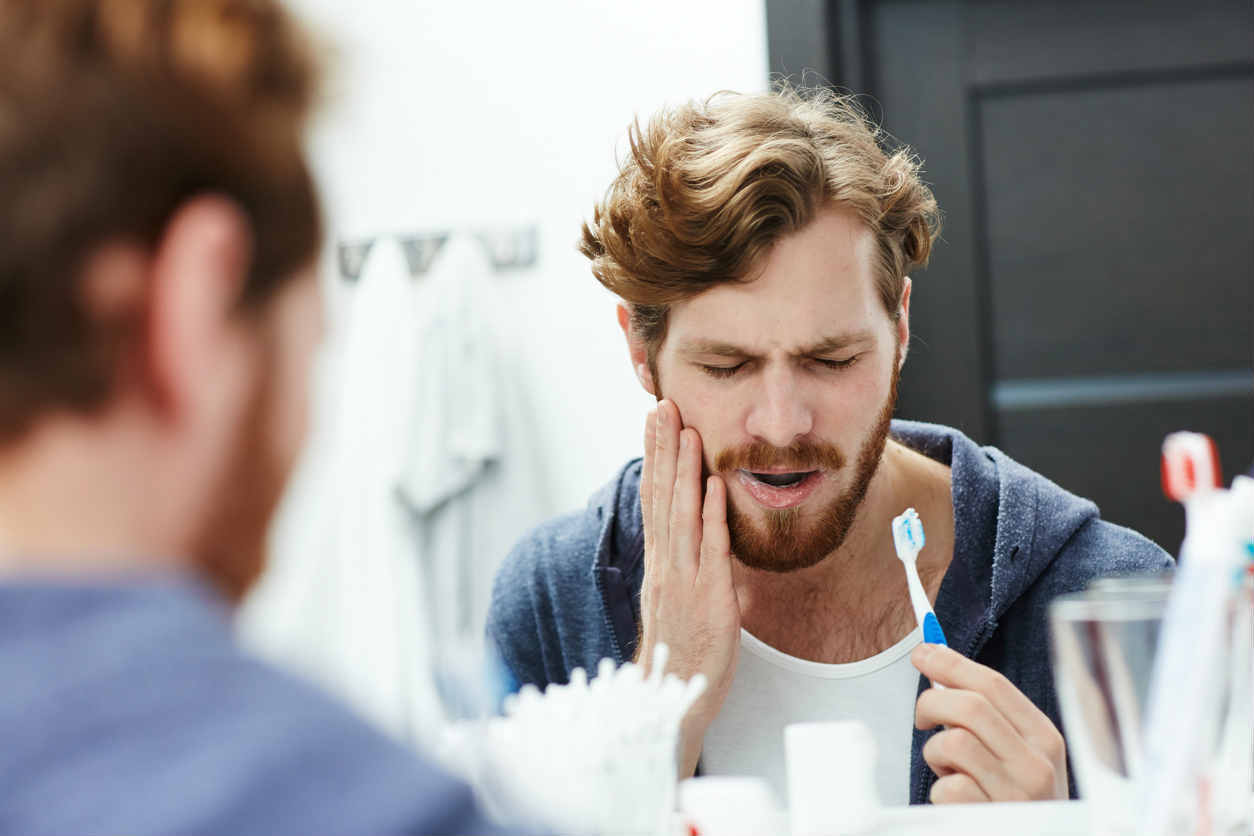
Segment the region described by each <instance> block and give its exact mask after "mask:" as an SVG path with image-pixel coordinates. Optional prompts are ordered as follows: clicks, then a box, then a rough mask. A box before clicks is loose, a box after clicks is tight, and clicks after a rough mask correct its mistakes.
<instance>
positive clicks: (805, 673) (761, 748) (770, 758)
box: [701, 628, 923, 806]
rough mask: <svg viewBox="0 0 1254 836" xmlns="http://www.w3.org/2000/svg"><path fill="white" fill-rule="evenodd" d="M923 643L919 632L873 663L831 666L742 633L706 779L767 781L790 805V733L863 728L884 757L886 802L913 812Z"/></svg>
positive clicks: (879, 776)
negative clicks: (804, 727) (804, 725)
mask: <svg viewBox="0 0 1254 836" xmlns="http://www.w3.org/2000/svg"><path fill="white" fill-rule="evenodd" d="M922 640H923V631H922V630H921V629H920V628H916V629H915V630H914V631H913V632H911V633H910V634H909V635H907V636H906V637H905V638H904V639H902V640H901V641H899V642H897V643H896V644H895V645H893V646H892V647H890V648H888V649H887V650H885V651H883V652H881V653H877V654H875V655H874V656H872V657H870V658H869V659H862V660H860V661H857V662H850V663H848V664H843V665H826V664H823V663H822V662H809V661H806V660H805V659H798V658H797V657H795V656H789V655H788V654H787V653H781V652H780V651H778V650H776V649H775V648H773V647H771V646H770V645H768V644H766V643H765V642H763V641H761V640H760V639H758V638H756V637H755V636H753V635H751V634H750V633H749V632H748V631H747V630H743V629H742V630H741V631H740V658H739V661H738V663H737V666H736V676H735V678H734V679H733V680H732V685H731V690H730V691H729V692H728V694H727V699H726V701H725V702H724V703H723V708H722V710H721V711H720V712H719V714H718V716H717V717H716V718H715V719H714V722H713V723H712V724H711V725H710V728H709V730H708V731H707V732H706V735H705V742H704V745H703V747H702V750H701V772H702V774H703V775H752V776H757V777H761V778H765V779H766V781H767V783H769V784H770V785H771V787H772V789H774V791H775V793H776V795H777V796H778V800H779V802H780V803H781V804H787V803H788V781H787V772H786V768H785V761H784V726H786V725H788V724H789V723H799V722H821V721H835V720H859V721H861V722H863V723H866V724H867V726H868V727H870V729H871V734H872V735H873V736H874V737H875V743H876V747H877V748H878V750H879V757H878V759H877V760H876V767H875V785H876V787H877V789H878V790H879V795H880V801H881V802H882V803H883V804H885V805H887V806H904V805H906V804H908V803H909V801H910V787H909V782H910V743H911V739H912V735H913V731H914V703H915V698H916V695H917V694H918V688H919V672H918V670H916V669H915V668H914V666H913V665H911V664H910V651H911V650H913V649H914V647H915V645H917V644H919V643H920V642H921V641H922Z"/></svg>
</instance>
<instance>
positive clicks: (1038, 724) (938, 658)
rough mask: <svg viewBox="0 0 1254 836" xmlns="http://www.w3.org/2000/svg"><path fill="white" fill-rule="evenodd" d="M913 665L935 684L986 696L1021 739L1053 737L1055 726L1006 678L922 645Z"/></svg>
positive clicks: (943, 650)
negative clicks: (1051, 735)
mask: <svg viewBox="0 0 1254 836" xmlns="http://www.w3.org/2000/svg"><path fill="white" fill-rule="evenodd" d="M910 661H911V663H912V664H913V665H914V666H915V667H916V668H917V669H918V670H919V673H921V674H923V675H924V676H926V677H927V678H928V679H930V680H932V681H933V682H939V683H941V684H942V685H945V686H948V687H950V688H960V689H962V690H965V691H975V692H977V693H979V694H983V695H984V697H985V699H987V700H988V701H989V702H990V703H992V705H993V707H994V708H996V709H997V710H998V711H999V712H1001V715H1002V716H1003V717H1005V718H1006V719H1007V720H1008V721H1009V722H1010V724H1011V725H1012V726H1013V727H1014V728H1015V730H1016V731H1017V732H1019V734H1020V735H1022V736H1023V737H1025V738H1028V739H1029V740H1036V739H1042V738H1048V737H1050V735H1049V732H1050V731H1051V730H1052V731H1053V732H1055V733H1056V732H1057V729H1054V724H1053V723H1052V722H1050V719H1049V718H1048V717H1047V716H1045V714H1044V712H1042V711H1041V710H1040V709H1039V708H1037V707H1036V705H1035V704H1034V703H1033V702H1032V701H1031V700H1030V699H1028V698H1027V697H1025V696H1024V695H1023V692H1021V691H1020V690H1019V689H1018V688H1016V687H1015V686H1014V684H1013V683H1011V681H1010V680H1008V679H1006V677H1005V676H1003V675H1002V674H1000V673H999V672H997V671H995V670H993V669H992V668H989V667H985V666H984V665H981V664H980V663H979V662H975V661H972V660H971V659H968V658H967V657H965V656H963V655H962V654H961V653H958V652H957V651H955V650H951V649H950V648H948V647H943V646H941V645H936V644H921V645H919V646H918V647H916V648H915V649H914V651H913V652H912V653H911V654H910Z"/></svg>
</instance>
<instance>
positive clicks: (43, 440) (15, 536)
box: [0, 418, 179, 577]
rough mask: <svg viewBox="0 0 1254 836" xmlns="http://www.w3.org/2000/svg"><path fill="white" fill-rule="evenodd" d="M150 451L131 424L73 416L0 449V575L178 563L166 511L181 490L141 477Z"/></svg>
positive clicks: (62, 574)
mask: <svg viewBox="0 0 1254 836" xmlns="http://www.w3.org/2000/svg"><path fill="white" fill-rule="evenodd" d="M153 458H154V453H153V451H151V450H145V449H144V448H143V445H142V443H141V442H140V441H139V437H138V436H137V435H136V434H134V433H131V432H129V431H128V430H127V429H126V428H124V427H122V428H119V427H117V426H108V425H93V424H92V423H91V422H90V421H87V420H85V419H84V420H80V419H76V418H64V419H57V418H53V419H49V420H47V421H45V422H44V423H43V424H42V425H40V426H37V427H35V428H33V429H32V430H31V432H29V433H28V434H27V435H26V436H25V437H24V438H23V439H22V440H20V441H18V442H16V443H15V444H13V445H11V446H10V447H8V448H7V449H4V450H3V451H0V575H29V574H38V575H53V576H57V577H66V576H78V575H92V574H100V573H116V572H131V571H146V570H170V569H175V568H178V567H177V566H175V565H174V562H175V558H174V555H176V554H177V553H178V552H179V549H178V547H177V545H176V543H177V542H178V538H177V536H176V535H175V533H174V531H173V530H172V528H171V526H170V525H169V523H168V520H169V517H168V516H166V515H165V512H166V511H169V510H172V506H171V505H170V503H171V502H172V501H173V498H172V494H174V493H175V492H173V491H169V490H165V491H163V490H161V489H160V485H161V484H164V483H165V480H162V479H159V478H156V477H155V476H154V474H145V472H144V467H145V465H146V464H148V463H150V462H151V461H152V460H153ZM163 494H165V496H163ZM163 516H164V517H165V521H163Z"/></svg>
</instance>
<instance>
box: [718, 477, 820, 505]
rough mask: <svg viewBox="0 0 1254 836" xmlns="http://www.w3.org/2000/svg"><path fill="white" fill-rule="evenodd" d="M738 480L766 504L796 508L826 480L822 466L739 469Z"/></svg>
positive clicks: (756, 500)
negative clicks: (810, 468) (815, 468)
mask: <svg viewBox="0 0 1254 836" xmlns="http://www.w3.org/2000/svg"><path fill="white" fill-rule="evenodd" d="M736 478H737V481H739V482H740V484H741V485H743V486H744V489H745V490H746V491H748V493H749V496H751V497H753V499H754V501H755V502H757V503H758V504H759V505H761V506H763V507H765V508H777V509H783V508H793V507H795V506H798V505H800V504H801V503H803V502H805V501H806V499H807V498H808V497H809V496H810V494H812V493H814V491H815V490H816V489H817V488H818V487H819V485H821V484H822V483H823V471H821V470H793V471H787V472H779V471H777V472H774V473H762V472H760V471H755V470H738V471H736Z"/></svg>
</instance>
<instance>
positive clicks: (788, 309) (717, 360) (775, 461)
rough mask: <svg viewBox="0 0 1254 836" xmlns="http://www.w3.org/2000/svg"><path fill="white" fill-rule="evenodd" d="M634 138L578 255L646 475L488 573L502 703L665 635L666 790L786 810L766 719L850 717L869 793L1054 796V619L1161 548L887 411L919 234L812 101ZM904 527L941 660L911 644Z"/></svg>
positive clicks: (905, 176)
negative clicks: (743, 777)
mask: <svg viewBox="0 0 1254 836" xmlns="http://www.w3.org/2000/svg"><path fill="white" fill-rule="evenodd" d="M629 138H630V145H631V153H630V154H629V155H628V156H627V159H626V161H625V162H624V163H623V164H622V166H621V170H620V173H619V175H618V177H617V179H616V180H615V181H614V183H613V184H612V185H611V187H610V189H609V190H608V192H607V194H606V197H605V198H604V200H603V201H602V202H601V203H600V204H599V205H597V207H596V209H595V212H594V214H593V220H592V222H591V223H590V224H588V225H585V227H584V230H583V239H582V243H581V250H582V252H583V253H584V254H585V255H586V256H587V257H588V258H589V259H590V260H591V262H592V272H593V274H594V275H595V276H596V278H597V279H598V280H599V281H600V282H601V283H602V284H603V285H605V286H606V287H607V288H609V289H610V290H611V291H613V292H614V293H615V294H617V295H618V296H619V297H620V298H621V299H622V300H623V304H622V305H620V306H619V309H618V317H619V324H620V326H621V327H622V329H623V332H624V334H625V335H626V338H627V345H628V349H629V353H630V357H631V362H632V365H633V368H634V370H635V373H636V375H637V377H638V379H639V381H640V383H641V385H642V386H643V387H644V388H645V389H646V390H647V391H648V392H650V393H651V394H653V395H655V396H656V397H657V398H658V406H657V409H656V411H655V412H654V413H652V414H651V415H650V416H649V418H648V420H647V422H646V427H645V438H644V459H643V462H641V461H640V460H636V461H633V462H630V463H628V464H627V465H626V466H625V467H624V468H623V469H622V470H621V471H620V472H619V473H618V474H617V475H616V476H615V477H614V478H613V479H612V480H611V482H610V484H609V485H607V486H606V487H605V488H604V489H602V490H601V491H600V492H599V493H598V494H597V495H596V496H594V497H593V498H592V501H591V503H590V504H589V506H588V509H587V510H586V511H583V512H579V513H575V514H572V515H569V516H566V517H563V518H560V519H557V520H555V521H552V522H550V523H547V524H545V525H543V526H541V527H540V528H539V529H538V530H536V531H535V532H533V533H532V534H531V535H529V536H528V537H527V538H525V539H524V540H523V541H522V542H521V543H520V544H519V545H518V547H517V548H516V549H515V550H514V552H513V553H512V554H511V555H510V557H509V559H508V560H507V561H506V563H505V565H504V566H503V567H502V569H501V571H500V573H499V575H498V577H497V580H496V584H495V589H494V601H493V607H492V611H491V614H490V618H489V623H488V628H487V629H488V638H489V640H490V641H491V642H492V643H494V644H495V646H496V648H497V649H498V650H499V651H500V654H501V656H502V658H503V659H504V661H505V663H506V664H507V666H508V667H509V669H510V670H511V671H512V673H513V676H514V677H515V679H516V680H517V682H518V684H520V685H521V684H525V683H534V684H535V685H537V686H540V687H543V686H544V685H546V684H547V683H549V682H564V681H566V679H567V677H568V676H569V674H570V672H571V670H572V669H573V668H575V667H577V666H581V667H584V668H587V669H591V668H593V666H594V665H595V664H596V663H597V661H598V660H599V659H600V658H602V657H607V656H608V657H611V658H613V659H616V660H619V661H623V660H628V659H633V658H635V659H639V660H641V661H642V662H645V663H647V662H648V660H649V659H651V654H652V649H653V647H654V646H655V645H656V644H658V643H660V642H665V643H666V644H668V645H669V646H670V649H671V655H670V663H669V665H668V669H669V670H671V671H674V672H676V673H678V674H680V675H682V676H684V677H688V676H692V675H693V674H696V673H698V672H699V673H703V674H704V675H705V676H706V677H707V678H708V680H709V682H710V687H709V689H708V691H707V692H706V694H705V695H704V697H703V698H702V700H701V701H700V703H699V704H698V705H697V706H696V707H695V708H694V709H693V711H692V712H691V713H690V715H689V717H688V718H687V720H686V723H685V728H684V730H683V740H682V744H681V752H680V757H681V774H682V775H689V774H692V773H693V771H694V770H695V769H698V768H699V769H700V770H701V771H702V772H703V773H705V774H751V775H760V776H764V777H765V778H767V779H768V780H769V781H770V782H771V783H772V784H773V785H774V787H775V789H776V791H777V793H779V794H780V795H781V796H782V795H783V793H784V786H785V785H784V753H783V740H782V737H783V735H782V730H783V727H784V726H785V725H786V724H788V723H792V722H799V721H825V720H860V721H862V722H864V723H866V724H867V725H868V726H869V727H870V729H871V731H872V734H873V735H874V737H875V739H876V742H877V744H878V746H877V748H878V750H879V763H878V768H877V773H876V776H875V777H876V782H877V786H878V788H879V793H880V796H881V798H882V800H883V801H884V802H885V803H888V804H904V803H907V802H910V803H923V802H926V801H928V800H931V801H934V802H968V801H987V800H993V801H1007V800H1022V799H1056V798H1066V797H1068V794H1069V792H1071V791H1072V784H1071V781H1070V776H1069V773H1068V770H1067V764H1066V750H1065V745H1064V741H1063V738H1062V736H1061V734H1060V732H1059V727H1060V721H1059V717H1058V706H1057V699H1056V697H1055V694H1054V690H1053V684H1052V678H1051V672H1050V667H1049V662H1048V659H1049V648H1048V638H1047V636H1048V625H1047V623H1046V608H1047V604H1048V602H1049V601H1050V599H1051V598H1052V597H1053V596H1055V595H1056V594H1058V593H1061V592H1067V591H1071V590H1075V589H1080V588H1082V587H1083V586H1084V585H1085V584H1086V583H1087V582H1088V581H1089V580H1090V579H1091V578H1093V577H1096V576H1098V575H1103V574H1108V573H1115V572H1128V571H1153V570H1160V569H1163V568H1165V567H1167V566H1169V565H1170V558H1169V557H1168V556H1167V555H1166V554H1165V553H1163V552H1162V551H1161V550H1160V549H1159V548H1158V547H1156V546H1155V545H1154V544H1153V543H1151V542H1149V541H1148V540H1146V539H1144V538H1143V537H1141V536H1139V535H1137V534H1135V533H1134V532H1131V531H1128V530H1127V529H1123V528H1120V527H1118V526H1115V525H1111V524H1109V523H1106V522H1103V521H1101V520H1100V519H1099V518H1098V514H1097V509H1096V507H1094V506H1093V504H1092V503H1090V502H1087V501H1084V500H1081V499H1079V498H1078V497H1075V496H1073V495H1071V494H1069V493H1066V492H1065V491H1063V490H1062V489H1061V488H1059V487H1058V486H1056V485H1054V484H1052V483H1050V482H1048V481H1047V480H1045V479H1044V478H1043V477H1041V476H1039V475H1037V474H1035V473H1032V472H1031V471H1029V470H1027V469H1026V468H1024V467H1022V466H1021V465H1019V464H1017V463H1015V462H1014V461H1012V460H1011V459H1009V458H1007V457H1006V456H1005V455H1004V454H1003V453H1001V452H1000V451H998V450H996V449H993V448H981V447H979V446H977V445H976V444H975V443H973V442H972V441H971V440H970V439H968V438H967V437H965V436H964V435H962V433H960V432H958V431H957V430H954V429H950V428H947V427H941V426H936V425H927V424H919V423H910V422H905V421H900V422H899V421H893V420H892V415H893V410H894V407H895V401H896V392H897V380H898V375H899V373H900V370H901V368H902V365H903V363H904V362H905V359H906V351H907V347H908V344H909V337H910V324H909V323H910V289H911V283H910V279H909V278H907V271H908V270H910V269H911V268H912V267H916V266H921V265H923V264H925V263H926V261H927V258H928V255H929V252H930V248H931V244H932V241H933V238H934V237H935V235H936V233H937V228H938V212H937V207H936V204H935V201H934V200H933V197H932V195H931V193H930V191H929V190H928V189H927V187H926V186H925V185H923V183H922V182H921V181H920V180H919V176H918V175H919V172H918V163H917V161H916V160H915V159H914V158H912V157H911V155H910V154H909V153H908V152H907V151H905V150H898V151H896V152H893V153H888V152H885V151H884V150H883V149H882V148H881V147H880V145H879V140H880V139H881V138H882V137H880V136H879V135H878V134H877V132H876V130H875V129H874V128H873V127H872V126H871V125H869V124H868V122H867V121H866V119H865V117H864V116H863V115H862V114H861V113H860V112H859V110H858V109H857V107H856V106H855V105H854V104H853V103H852V102H851V101H849V100H848V99H843V98H840V97H837V96H834V95H832V94H829V93H825V92H821V91H810V92H798V91H792V90H788V89H783V90H779V91H776V92H773V93H768V94H761V95H737V94H720V95H718V96H715V97H713V98H711V99H710V100H708V101H706V102H704V103H690V104H688V105H684V106H681V107H677V108H674V109H671V110H666V111H663V112H661V113H659V114H658V115H656V116H655V117H654V118H653V119H652V120H651V121H650V122H649V123H648V125H647V126H646V127H644V128H643V129H642V128H640V127H639V126H638V125H637V126H635V127H634V129H633V130H631V131H630V132H629ZM908 507H913V508H915V509H917V511H918V513H919V515H920V517H921V518H922V520H923V523H924V525H925V527H926V534H927V542H926V546H925V548H924V549H923V550H922V553H921V554H920V555H919V557H918V570H919V574H920V576H921V578H922V583H923V586H924V588H925V591H926V593H927V595H928V598H929V599H930V601H931V602H933V604H934V609H935V612H936V615H937V617H938V618H939V620H940V623H941V625H942V627H943V628H944V630H945V632H947V633H948V637H949V641H950V646H951V647H952V650H951V649H947V648H944V647H941V646H936V645H924V644H921V630H920V628H919V626H918V625H917V624H916V620H915V615H914V613H913V611H912V609H911V606H910V601H909V597H908V594H907V587H906V581H905V577H904V574H905V573H904V571H903V567H902V564H901V561H900V560H899V559H898V557H897V555H896V553H895V551H894V547H893V540H892V536H891V521H892V519H893V518H894V517H895V516H897V515H898V514H900V513H901V512H902V511H904V510H905V509H906V508H908ZM931 683H936V684H937V685H943V686H945V687H944V688H943V689H942V688H933V687H930V684H931Z"/></svg>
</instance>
